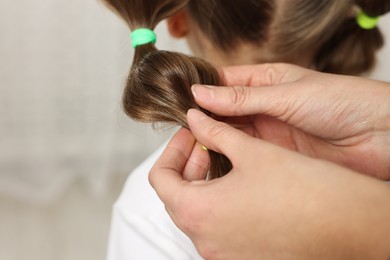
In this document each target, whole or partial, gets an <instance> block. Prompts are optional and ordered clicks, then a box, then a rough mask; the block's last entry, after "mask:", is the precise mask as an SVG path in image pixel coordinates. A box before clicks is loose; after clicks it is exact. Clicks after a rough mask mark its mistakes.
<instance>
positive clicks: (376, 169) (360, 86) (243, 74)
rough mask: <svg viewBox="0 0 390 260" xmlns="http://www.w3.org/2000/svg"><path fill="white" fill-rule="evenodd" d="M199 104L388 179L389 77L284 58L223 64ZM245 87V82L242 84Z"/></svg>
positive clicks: (198, 92) (267, 136)
mask: <svg viewBox="0 0 390 260" xmlns="http://www.w3.org/2000/svg"><path fill="white" fill-rule="evenodd" d="M221 75H222V78H224V84H225V85H228V86H234V87H225V88H214V87H211V86H208V87H206V86H194V87H193V92H194V95H195V99H196V101H197V103H198V104H199V105H200V106H201V107H203V108H205V109H207V110H209V111H211V112H212V113H214V114H216V115H219V116H223V117H224V120H225V121H226V122H229V123H233V124H236V125H241V129H242V130H244V131H245V132H246V133H248V134H250V135H252V136H255V137H258V138H261V139H264V140H267V141H269V142H272V143H274V144H278V145H280V146H283V147H285V148H288V149H290V150H294V151H298V152H300V153H303V154H305V155H309V156H312V157H315V158H321V159H326V160H330V161H333V162H336V163H338V164H341V165H344V166H347V167H349V168H352V169H354V170H356V171H359V172H363V173H366V174H369V175H372V176H376V177H379V178H382V179H387V180H389V179H390V84H389V83H385V82H379V81H374V80H369V79H363V78H357V77H347V76H336V75H330V74H325V73H320V72H315V71H311V70H308V69H303V68H300V67H297V66H293V65H287V64H266V65H255V66H242V67H231V68H224V69H222V70H221ZM245 86H249V87H245Z"/></svg>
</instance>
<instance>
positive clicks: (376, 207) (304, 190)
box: [149, 110, 390, 259]
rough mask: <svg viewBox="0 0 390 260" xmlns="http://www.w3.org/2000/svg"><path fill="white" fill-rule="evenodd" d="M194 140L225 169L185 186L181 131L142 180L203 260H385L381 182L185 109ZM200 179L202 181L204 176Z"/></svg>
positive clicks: (185, 137) (186, 147) (187, 135)
mask: <svg viewBox="0 0 390 260" xmlns="http://www.w3.org/2000/svg"><path fill="white" fill-rule="evenodd" d="M188 122H189V126H190V129H191V131H192V134H193V135H194V136H195V138H196V139H197V140H199V141H200V142H201V143H203V144H205V145H206V146H207V147H209V148H211V149H213V150H215V151H217V152H220V153H223V154H225V155H226V156H227V157H228V158H229V159H230V160H231V162H232V164H233V168H232V170H231V171H230V173H229V174H227V175H225V176H224V177H221V178H217V179H214V180H211V181H194V182H188V181H186V180H184V179H183V175H186V174H187V171H188V164H191V163H192V162H191V161H189V158H191V157H192V155H191V153H192V148H193V146H194V143H195V142H194V137H193V136H192V134H191V132H190V131H189V130H187V129H184V128H183V129H181V130H180V131H179V132H178V133H177V134H176V136H174V138H173V139H172V140H171V142H170V143H169V145H168V146H167V148H166V150H165V151H164V153H163V155H162V156H161V157H160V159H159V160H158V161H157V162H156V164H155V165H154V167H153V169H152V170H151V172H150V175H149V180H150V183H151V184H152V186H153V187H154V189H155V190H156V192H157V193H158V195H159V197H160V199H161V200H162V201H163V202H164V204H165V207H166V209H167V211H168V213H169V214H170V216H171V218H172V219H173V221H174V222H175V224H176V225H177V226H178V227H179V228H180V229H181V230H182V231H184V232H185V233H186V234H187V235H188V236H189V237H190V238H191V240H192V241H193V242H194V244H195V245H196V247H197V249H198V251H199V253H200V254H201V255H202V256H203V257H204V258H205V259H281V258H282V259H284V258H289V259H290V258H291V259H386V258H388V257H389V256H390V248H389V246H388V245H389V244H388V237H389V235H390V224H389V221H388V220H389V219H390V204H389V203H388V198H389V196H390V189H389V187H388V185H386V184H384V183H382V182H380V181H378V180H375V179H373V178H369V177H367V176H364V175H361V174H357V173H355V172H353V171H351V170H348V169H345V168H342V167H340V166H337V165H335V164H332V163H329V162H326V161H322V160H318V159H313V158H310V157H307V156H303V155H301V154H299V153H296V152H293V151H289V150H286V149H283V148H281V147H279V146H276V145H273V144H270V143H267V142H265V141H263V140H260V139H257V138H254V137H251V136H249V135H247V134H245V133H244V132H242V131H240V130H237V129H235V128H233V127H231V126H229V125H228V124H225V123H221V122H217V121H215V120H214V119H211V118H210V117H208V116H206V115H205V114H203V113H201V112H199V111H197V110H190V111H189V112H188ZM198 170H199V172H200V173H199V175H201V174H202V171H203V170H202V169H198Z"/></svg>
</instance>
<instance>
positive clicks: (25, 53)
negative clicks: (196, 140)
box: [0, 0, 390, 260]
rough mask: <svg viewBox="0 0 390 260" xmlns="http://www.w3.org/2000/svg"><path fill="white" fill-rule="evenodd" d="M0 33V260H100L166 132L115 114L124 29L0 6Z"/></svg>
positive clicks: (90, 6) (47, 2) (382, 69)
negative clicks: (134, 178) (126, 199)
mask: <svg viewBox="0 0 390 260" xmlns="http://www.w3.org/2000/svg"><path fill="white" fill-rule="evenodd" d="M381 28H382V29H383V31H384V32H385V33H386V35H387V38H388V41H389V42H390V17H389V16H387V17H385V18H384V19H382V21H381ZM0 33H1V35H0V39H1V40H0V212H1V213H0V214H1V216H0V259H7V260H8V259H12V260H19V259H20V260H21V259H23V260H24V259H32V260H35V259H36V260H38V259H39V260H46V259H47V260H49V259H50V260H52V259H58V260H67V259H69V260H70V259H72V260H74V259H104V257H105V252H106V243H107V237H108V230H109V221H110V213H111V212H110V211H111V206H112V204H113V202H114V201H115V199H116V197H117V196H118V195H119V192H120V190H121V187H122V185H123V183H124V180H125V179H126V177H127V175H128V173H129V172H130V171H131V170H132V169H133V168H134V167H135V166H136V165H137V164H138V163H139V162H140V161H142V159H143V158H145V157H146V156H147V155H148V154H149V153H151V151H153V150H154V149H155V148H156V147H157V146H158V145H159V144H161V143H162V142H163V141H164V140H166V139H167V138H168V136H169V134H170V133H155V132H154V131H153V130H152V129H151V127H150V126H148V125H143V124H138V123H134V122H132V121H130V120H129V119H127V118H126V117H125V116H124V115H123V113H122V110H121V106H120V96H121V91H122V87H123V83H124V80H125V77H126V76H127V72H128V70H129V67H130V63H131V57H132V48H131V44H130V40H129V31H128V29H127V28H126V27H125V26H124V24H123V23H122V22H121V21H120V20H119V19H118V18H117V17H115V16H114V15H113V14H111V13H110V12H109V11H107V10H106V8H105V7H104V6H103V5H102V4H101V3H100V2H99V1H98V0H38V1H31V0H19V1H14V0H0ZM157 33H158V47H159V48H161V49H168V50H179V51H183V52H188V49H187V47H186V45H185V42H183V41H177V40H173V39H171V38H169V37H168V35H167V32H166V27H165V25H160V26H159V27H158V29H157ZM378 57H379V63H378V67H377V69H376V70H375V72H374V73H373V75H372V77H374V78H378V79H382V80H387V81H390V71H389V69H388V68H389V65H390V61H389V60H390V44H389V45H388V46H386V47H385V48H384V49H383V50H382V51H381V52H380V54H379V55H378Z"/></svg>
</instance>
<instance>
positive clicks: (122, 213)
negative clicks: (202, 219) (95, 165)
mask: <svg viewBox="0 0 390 260" xmlns="http://www.w3.org/2000/svg"><path fill="white" fill-rule="evenodd" d="M166 145H167V144H164V145H163V146H161V147H160V148H159V149H158V150H157V151H155V152H154V153H153V154H152V155H151V156H150V157H149V158H148V159H146V160H145V161H144V162H143V163H142V164H141V165H140V166H138V167H137V168H136V169H135V170H134V171H133V172H132V173H131V174H130V176H129V178H128V179H127V182H126V184H125V187H124V189H123V191H122V194H121V195H120V197H119V199H118V200H117V201H116V203H115V204H114V207H113V213H112V220H111V221H112V222H111V232H110V239H109V246H108V254H107V260H132V259H136V260H144V259H145V260H164V259H167V260H190V259H191V260H192V259H194V260H197V259H203V258H202V257H201V256H200V255H199V254H198V253H197V251H196V249H195V246H194V245H193V243H192V242H191V240H190V239H189V238H188V237H187V236H186V235H185V234H184V233H183V232H181V231H180V230H179V229H178V228H177V227H176V226H175V224H174V223H173V221H172V220H171V219H170V217H169V215H168V213H167V212H166V210H165V208H164V204H163V203H162V202H161V201H160V199H159V198H158V196H157V194H156V193H155V191H154V190H153V188H152V187H151V186H150V184H149V182H148V173H149V171H150V169H151V168H152V166H153V164H154V162H155V161H156V160H157V159H158V157H159V156H160V155H161V153H162V152H163V150H164V148H165V147H166Z"/></svg>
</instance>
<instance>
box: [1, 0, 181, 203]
mask: <svg viewBox="0 0 390 260" xmlns="http://www.w3.org/2000/svg"><path fill="white" fill-rule="evenodd" d="M157 32H158V46H159V47H160V48H163V49H176V50H183V51H185V50H186V49H185V44H184V43H183V42H178V41H176V40H172V39H170V38H169V37H167V32H166V28H165V26H164V25H162V26H160V27H159V28H158V29H157ZM131 57H132V48H131V43H130V40H129V31H128V29H127V27H126V26H125V25H124V24H123V23H122V21H120V20H119V19H118V18H117V17H116V16H115V15H113V14H111V12H109V11H108V10H107V9H106V8H105V6H103V4H102V3H100V2H99V1H98V0H37V1H31V0H19V1H15V0H0V195H1V194H7V195H11V196H15V197H19V198H21V199H28V200H31V201H33V202H41V203H45V202H50V201H53V200H54V199H55V198H56V197H57V196H58V195H60V194H61V192H62V191H63V190H64V189H65V188H66V187H67V185H68V184H69V183H70V182H72V181H73V180H74V179H75V178H79V177H81V178H83V179H84V180H85V181H86V183H87V184H88V187H90V190H91V191H93V192H98V193H102V192H104V189H105V187H106V185H107V182H108V181H109V179H110V178H109V177H110V174H118V173H126V174H127V173H128V172H130V170H131V169H133V168H134V167H135V166H136V164H138V163H139V162H140V161H141V160H142V159H143V158H144V157H146V156H147V154H149V153H150V152H151V151H152V150H153V149H154V148H156V147H157V146H158V144H160V143H161V142H162V141H163V140H164V139H166V138H167V134H165V135H163V134H155V133H154V131H153V130H151V127H150V126H147V125H142V124H137V123H134V122H132V121H130V120H129V119H127V118H125V116H124V115H123V112H122V109H121V104H120V98H121V92H122V88H123V84H124V81H125V77H126V75H127V72H128V70H129V68H130V63H131Z"/></svg>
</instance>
